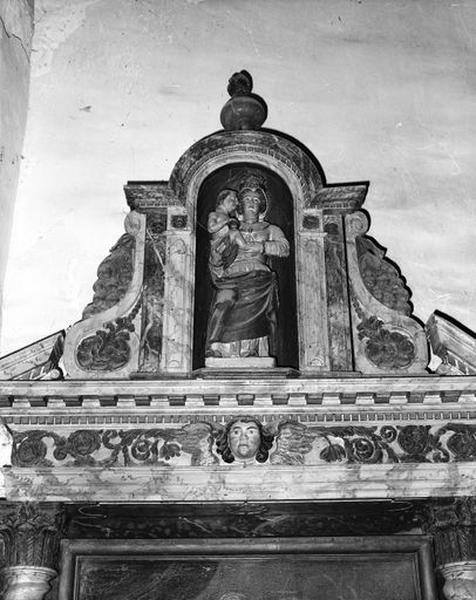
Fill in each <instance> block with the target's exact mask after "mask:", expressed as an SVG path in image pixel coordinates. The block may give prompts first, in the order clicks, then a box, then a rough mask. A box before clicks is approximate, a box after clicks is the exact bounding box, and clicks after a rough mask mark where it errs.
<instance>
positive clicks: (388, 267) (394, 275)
mask: <svg viewBox="0 0 476 600" xmlns="http://www.w3.org/2000/svg"><path fill="white" fill-rule="evenodd" d="M355 241H356V246H357V256H358V261H359V269H360V275H361V277H362V280H363V282H364V284H365V287H366V288H367V290H368V291H369V292H370V293H371V294H372V296H374V298H376V299H377V300H378V301H379V302H381V303H382V304H383V305H384V306H387V307H388V308H391V309H393V310H395V311H397V312H398V313H400V314H403V315H411V313H412V306H411V304H410V301H409V299H410V295H411V292H410V290H409V289H408V288H407V286H406V284H405V279H404V278H403V277H402V275H401V274H400V272H399V270H398V268H397V267H396V266H395V265H394V264H393V263H392V262H391V261H390V260H389V259H388V258H386V257H385V250H384V249H383V248H381V247H380V246H379V245H378V244H377V242H375V241H374V240H372V239H371V238H369V237H367V236H364V235H362V236H358V237H357V238H356V240H355Z"/></svg>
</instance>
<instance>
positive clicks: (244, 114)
mask: <svg viewBox="0 0 476 600" xmlns="http://www.w3.org/2000/svg"><path fill="white" fill-rule="evenodd" d="M252 89H253V78H252V77H251V75H250V74H249V73H248V71H240V72H239V73H234V74H233V75H232V76H231V77H230V79H229V81H228V87H227V91H228V93H229V94H230V96H231V98H230V100H228V102H227V103H226V104H225V106H224V107H223V108H222V110H221V113H220V121H221V124H222V125H223V128H224V129H227V130H230V131H233V130H237V129H259V128H260V127H261V125H263V123H264V122H265V121H266V117H267V116H268V107H267V106H266V102H265V101H264V100H263V98H261V96H258V95H257V94H252V93H251V90H252Z"/></svg>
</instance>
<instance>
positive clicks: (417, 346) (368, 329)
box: [345, 212, 429, 375]
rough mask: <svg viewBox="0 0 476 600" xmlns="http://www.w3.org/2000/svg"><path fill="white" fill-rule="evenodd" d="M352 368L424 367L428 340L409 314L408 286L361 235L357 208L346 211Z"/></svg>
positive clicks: (363, 225) (396, 370)
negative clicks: (353, 366) (352, 348)
mask: <svg viewBox="0 0 476 600" xmlns="http://www.w3.org/2000/svg"><path fill="white" fill-rule="evenodd" d="M345 227H346V244H347V255H348V269H349V273H348V277H349V289H350V300H351V318H352V337H353V341H354V360H355V368H356V370H357V371H361V372H362V373H366V374H387V373H388V374H401V375H406V374H413V373H419V374H421V373H424V372H425V370H426V367H427V365H428V360H429V357H428V346H427V341H426V337H425V332H424V329H423V326H422V325H420V323H419V322H418V321H417V320H416V319H415V318H414V317H412V316H411V305H410V303H409V297H410V291H409V290H408V288H407V287H406V285H405V282H404V280H403V279H402V278H401V276H400V274H399V271H398V269H397V267H395V266H394V265H393V264H392V263H391V262H390V261H389V260H388V259H387V258H385V251H384V250H383V249H382V248H380V247H379V246H378V244H376V243H375V242H374V241H373V240H371V239H370V238H368V237H366V236H365V234H366V232H367V230H368V219H367V217H366V216H365V214H364V213H362V212H356V213H353V214H351V215H348V216H347V217H346V222H345Z"/></svg>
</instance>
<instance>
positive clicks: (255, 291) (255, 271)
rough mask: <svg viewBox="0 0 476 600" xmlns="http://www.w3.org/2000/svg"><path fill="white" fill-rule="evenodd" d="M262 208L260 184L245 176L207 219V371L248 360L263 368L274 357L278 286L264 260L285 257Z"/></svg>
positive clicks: (277, 234) (286, 245) (263, 199)
mask: <svg viewBox="0 0 476 600" xmlns="http://www.w3.org/2000/svg"><path fill="white" fill-rule="evenodd" d="M267 205H268V202H267V198H266V193H265V189H264V185H263V183H262V181H261V180H260V178H259V177H257V176H254V175H250V176H248V177H246V178H245V179H244V181H242V182H241V185H240V186H239V190H238V191H236V190H233V189H223V190H222V191H221V192H220V193H219V194H218V197H217V201H216V206H215V210H213V211H211V212H210V214H209V215H208V232H209V234H210V256H209V269H210V274H211V279H212V284H213V287H214V297H213V300H212V304H211V307H210V312H209V318H208V327H207V342H206V357H207V361H206V364H208V365H210V364H211V363H213V364H215V363H216V361H214V359H216V358H221V359H223V358H228V359H230V358H231V359H243V358H249V357H261V363H262V364H263V363H266V366H271V365H272V364H274V363H273V361H272V359H270V358H269V357H272V356H273V355H274V354H275V349H274V348H275V340H276V334H277V307H278V282H277V276H276V273H275V272H274V271H272V270H271V269H270V267H269V265H268V258H269V257H281V258H284V257H287V256H289V243H288V240H287V239H286V237H285V236H284V233H283V232H282V231H281V229H280V228H279V227H277V226H276V225H273V224H271V223H268V222H267V221H266V220H265V219H264V216H265V213H266V210H267V208H268V206H267ZM263 357H268V361H263V360H262V359H263ZM210 358H211V359H212V360H211V361H210V360H209V359H210ZM235 362H236V361H235ZM259 363H260V361H259V360H258V361H256V364H257V366H258V364H259Z"/></svg>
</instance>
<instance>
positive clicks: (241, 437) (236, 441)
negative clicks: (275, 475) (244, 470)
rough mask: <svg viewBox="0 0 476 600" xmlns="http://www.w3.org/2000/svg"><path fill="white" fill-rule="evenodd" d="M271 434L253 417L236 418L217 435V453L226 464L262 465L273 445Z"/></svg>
mask: <svg viewBox="0 0 476 600" xmlns="http://www.w3.org/2000/svg"><path fill="white" fill-rule="evenodd" d="M273 438H274V436H273V434H270V433H269V432H267V431H266V430H265V429H264V427H263V425H262V424H261V423H260V421H258V419H255V418H253V417H238V418H236V419H233V420H231V421H230V422H229V423H228V424H227V425H226V427H225V428H224V429H223V430H222V431H220V432H219V433H218V435H217V441H216V446H217V452H218V454H220V455H221V457H222V459H223V460H224V462H226V463H232V462H234V461H235V460H236V461H239V462H242V463H243V462H250V461H253V462H254V460H256V461H257V462H259V463H264V462H266V461H267V460H268V456H269V450H270V448H271V447H272V445H273Z"/></svg>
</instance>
